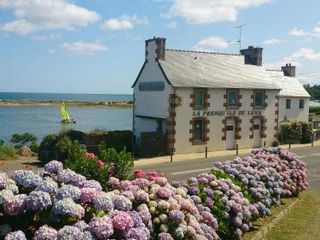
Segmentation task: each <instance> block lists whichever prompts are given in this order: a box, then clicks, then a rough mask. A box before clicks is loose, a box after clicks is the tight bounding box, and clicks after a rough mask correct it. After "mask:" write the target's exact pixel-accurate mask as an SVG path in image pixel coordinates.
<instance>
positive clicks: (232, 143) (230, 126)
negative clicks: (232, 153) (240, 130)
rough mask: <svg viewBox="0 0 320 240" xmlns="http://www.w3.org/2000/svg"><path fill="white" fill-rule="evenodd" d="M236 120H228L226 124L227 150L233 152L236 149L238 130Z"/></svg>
mask: <svg viewBox="0 0 320 240" xmlns="http://www.w3.org/2000/svg"><path fill="white" fill-rule="evenodd" d="M235 125H236V124H235V120H234V119H228V120H227V124H226V148H227V150H233V149H235V148H236V138H235V136H236V129H235V127H236V126H235Z"/></svg>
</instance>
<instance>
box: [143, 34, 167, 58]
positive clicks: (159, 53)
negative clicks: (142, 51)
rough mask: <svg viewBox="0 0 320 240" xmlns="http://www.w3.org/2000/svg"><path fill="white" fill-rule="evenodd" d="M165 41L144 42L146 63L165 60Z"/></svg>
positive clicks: (156, 39)
mask: <svg viewBox="0 0 320 240" xmlns="http://www.w3.org/2000/svg"><path fill="white" fill-rule="evenodd" d="M165 58H166V39H165V38H158V37H157V38H156V37H153V38H152V39H148V40H146V61H158V60H165Z"/></svg>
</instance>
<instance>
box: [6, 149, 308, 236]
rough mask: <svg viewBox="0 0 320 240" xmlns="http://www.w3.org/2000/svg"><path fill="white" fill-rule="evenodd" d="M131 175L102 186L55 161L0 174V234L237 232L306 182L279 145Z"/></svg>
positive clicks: (298, 166) (290, 155)
mask: <svg viewBox="0 0 320 240" xmlns="http://www.w3.org/2000/svg"><path fill="white" fill-rule="evenodd" d="M86 157H87V158H88V160H87V161H92V158H93V156H92V155H88V156H86ZM98 167H99V166H98ZM133 175H134V178H133V179H131V180H120V179H118V178H115V177H110V178H109V179H108V180H106V181H105V184H104V186H105V187H107V189H106V188H105V187H102V186H101V184H100V183H99V182H97V181H95V180H94V179H86V177H84V176H83V175H80V174H78V173H76V172H74V171H73V170H70V169H64V167H63V165H62V163H61V162H58V161H51V162H49V163H47V164H46V165H45V166H44V168H43V170H42V172H41V173H39V174H35V173H33V172H31V171H26V170H18V171H16V172H14V173H13V174H12V176H11V177H9V176H7V174H5V173H0V238H1V239H2V238H5V239H6V240H7V239H35V240H51V239H52V240H53V239H69V240H70V239H71V240H72V239H77V240H78V239H88V240H91V239H92V240H93V239H98V240H99V239H130V240H134V239H137V240H148V239H159V240H167V239H185V240H187V239H200V240H201V239H203V240H205V239H209V240H217V239H235V238H239V237H240V236H241V235H242V234H243V233H245V232H248V231H249V230H250V229H251V228H252V227H253V221H254V220H255V219H257V218H258V217H261V216H265V215H268V214H270V207H271V206H274V205H279V204H280V203H281V198H282V197H291V196H296V195H298V194H299V193H300V192H301V191H303V190H305V189H306V188H307V187H308V183H307V181H306V177H307V170H306V165H305V164H304V163H303V162H302V161H300V160H299V159H298V157H297V156H296V155H295V154H293V153H290V152H288V151H285V150H282V149H279V148H276V149H258V150H254V151H253V152H252V153H251V154H250V155H249V156H247V157H245V158H236V159H234V160H233V161H228V162H225V163H219V162H217V163H215V164H214V166H213V168H212V170H211V171H210V172H208V173H203V174H200V175H198V176H196V177H192V178H190V179H188V180H187V181H183V182H177V181H174V182H171V183H169V182H168V180H167V178H165V176H164V174H163V173H159V172H149V173H144V172H143V171H141V170H136V171H135V172H134V174H133ZM103 190H106V191H103Z"/></svg>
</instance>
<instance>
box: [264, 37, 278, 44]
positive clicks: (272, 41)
mask: <svg viewBox="0 0 320 240" xmlns="http://www.w3.org/2000/svg"><path fill="white" fill-rule="evenodd" d="M281 42H282V41H281V40H280V39H277V38H270V39H267V40H264V41H263V42H262V44H264V45H275V44H279V43H281Z"/></svg>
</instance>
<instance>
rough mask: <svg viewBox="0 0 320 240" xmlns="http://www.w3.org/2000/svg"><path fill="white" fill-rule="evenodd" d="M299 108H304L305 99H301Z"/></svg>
mask: <svg viewBox="0 0 320 240" xmlns="http://www.w3.org/2000/svg"><path fill="white" fill-rule="evenodd" d="M299 108H300V109H302V108H304V100H303V99H300V102H299Z"/></svg>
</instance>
